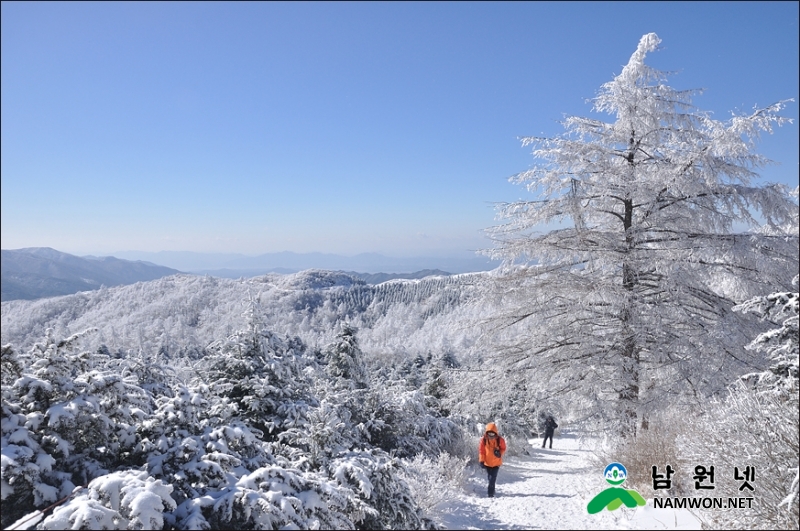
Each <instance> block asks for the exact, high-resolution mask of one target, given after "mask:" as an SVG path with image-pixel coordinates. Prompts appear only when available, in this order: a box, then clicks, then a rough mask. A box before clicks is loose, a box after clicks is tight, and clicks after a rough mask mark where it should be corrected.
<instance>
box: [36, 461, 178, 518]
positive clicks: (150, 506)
mask: <svg viewBox="0 0 800 531" xmlns="http://www.w3.org/2000/svg"><path fill="white" fill-rule="evenodd" d="M171 492H172V487H171V486H170V485H168V484H166V483H164V482H162V481H161V480H157V479H154V478H152V477H150V476H148V474H147V472H142V471H133V470H128V471H124V472H114V473H111V474H107V475H104V476H101V477H99V478H96V479H94V480H92V481H91V482H90V483H89V486H88V488H87V489H84V490H83V491H81V492H80V493H78V494H77V495H76V496H75V497H73V498H72V499H70V500H69V501H68V502H67V503H65V504H64V505H61V506H60V507H57V508H56V509H55V510H54V511H53V514H52V515H50V516H48V517H47V518H45V519H44V522H42V524H41V528H42V529H163V527H164V511H165V510H172V509H175V502H174V501H173V499H172V497H171V496H170V493H171Z"/></svg>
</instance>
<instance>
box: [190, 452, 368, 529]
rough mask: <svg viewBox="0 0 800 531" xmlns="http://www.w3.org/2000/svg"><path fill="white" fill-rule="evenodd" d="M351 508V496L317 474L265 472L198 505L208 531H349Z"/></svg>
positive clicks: (278, 469) (277, 469)
mask: <svg viewBox="0 0 800 531" xmlns="http://www.w3.org/2000/svg"><path fill="white" fill-rule="evenodd" d="M353 502H354V496H353V493H352V491H350V490H349V489H344V488H341V487H339V486H337V485H335V484H334V483H333V482H331V481H329V480H325V479H324V478H321V477H319V476H317V475H316V474H312V473H307V472H301V471H299V470H291V469H286V468H283V467H279V466H269V467H264V468H259V469H257V470H255V471H254V472H252V473H250V474H247V475H245V476H243V477H242V478H241V479H239V481H237V482H236V484H235V485H233V486H232V487H230V488H227V489H224V490H223V491H220V492H219V493H215V494H212V495H210V496H206V497H204V498H202V499H201V500H200V501H199V505H200V506H201V511H202V514H203V516H204V517H205V519H206V522H207V523H208V525H210V527H211V529H253V528H255V529H353V528H354V523H353V522H352V521H351V520H350V519H348V518H347V517H346V516H345V510H346V508H347V506H348V505H352V504H353ZM195 518H196V521H195V523H198V521H197V516H196V517H195Z"/></svg>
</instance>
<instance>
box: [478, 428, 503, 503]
mask: <svg viewBox="0 0 800 531" xmlns="http://www.w3.org/2000/svg"><path fill="white" fill-rule="evenodd" d="M505 453H506V441H505V439H503V438H502V437H500V434H499V433H498V432H497V424H495V423H494V422H490V423H489V424H487V425H486V430H485V431H484V433H483V437H481V442H480V443H479V444H478V461H479V462H480V464H481V466H482V467H483V468H484V469H485V470H486V473H487V474H488V475H489V497H490V498H494V485H495V482H496V481H497V472H498V471H499V470H500V465H502V464H503V454H505Z"/></svg>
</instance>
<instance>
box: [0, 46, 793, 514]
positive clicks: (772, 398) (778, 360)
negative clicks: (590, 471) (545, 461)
mask: <svg viewBox="0 0 800 531" xmlns="http://www.w3.org/2000/svg"><path fill="white" fill-rule="evenodd" d="M659 42H660V41H659V39H658V37H656V36H655V34H649V35H645V36H644V37H642V40H641V41H640V43H639V46H638V48H637V49H636V51H635V52H634V54H633V55H632V56H631V58H630V61H629V62H628V64H627V65H626V66H625V67H624V69H623V70H622V72H621V73H620V75H618V76H617V77H615V78H614V79H613V80H612V81H610V82H608V83H606V84H605V85H603V86H602V87H601V88H600V90H599V92H598V96H597V98H596V99H595V100H594V111H595V116H594V117H592V118H583V117H569V118H567V119H566V120H565V122H564V127H565V133H564V134H563V135H562V136H559V137H556V138H529V139H526V140H525V143H526V144H530V145H532V146H534V152H533V155H534V158H535V165H534V166H533V168H532V169H531V170H529V171H526V172H523V173H521V174H519V175H518V176H516V177H515V179H516V180H517V181H518V182H519V183H520V184H524V185H525V186H526V187H527V189H528V190H529V191H530V193H531V194H532V196H533V197H532V199H530V200H526V201H520V202H517V203H512V204H506V205H501V206H500V208H499V217H500V219H501V220H502V221H503V224H501V225H499V226H498V227H495V228H493V229H490V232H491V234H492V235H493V237H494V238H495V241H496V247H495V248H494V249H492V250H491V251H489V253H490V254H492V255H493V256H494V257H498V258H502V259H503V260H504V262H503V266H501V267H500V268H498V269H497V270H495V271H492V272H486V273H469V274H461V275H454V276H449V277H429V278H425V279H420V280H393V281H389V282H385V283H382V284H378V285H368V284H366V283H364V282H363V281H361V280H358V279H356V278H353V277H351V276H348V275H346V274H343V273H338V272H330V271H321V270H309V271H304V272H301V273H297V274H292V275H277V274H276V275H267V276H263V277H255V278H251V279H239V280H231V279H220V278H215V277H210V276H205V277H200V276H191V275H175V276H171V277H166V278H163V279H160V280H155V281H150V282H143V283H138V284H134V285H129V286H121V287H115V288H103V289H100V290H97V291H90V292H82V293H77V294H74V295H68V296H63V297H56V298H50V299H42V300H38V301H10V302H4V303H3V304H2V343H3V347H2V502H3V510H2V522H0V524H1V525H2V527H4V528H6V527H8V526H10V525H11V524H12V523H14V522H16V521H18V520H20V519H23V518H26V517H29V520H26V521H25V523H23V524H22V525H23V526H26V525H34V524H35V525H37V526H38V527H39V528H42V529H65V528H74V529H80V528H87V529H95V528H96V529H101V528H102V529H151V528H154V529H162V528H168V529H234V528H235V529H262V528H266V529H278V528H299V529H304V528H312V529H314V528H322V529H329V528H335V529H352V528H355V529H394V528H404V529H405V528H415V529H417V528H429V529H436V528H441V527H442V526H444V525H447V524H448V522H450V523H451V524H452V522H453V520H452V518H451V519H449V520H448V518H447V517H446V514H445V512H444V511H445V507H446V506H447V503H446V502H448V501H451V502H452V500H453V499H457V498H458V497H459V496H463V495H464V489H465V488H466V486H467V479H466V478H467V477H468V475H469V474H470V473H471V472H470V471H474V470H475V469H476V468H477V467H476V463H475V461H476V457H477V456H476V451H477V437H478V436H479V434H480V433H482V429H483V426H484V425H485V424H486V423H487V422H489V421H495V422H497V423H498V425H499V426H500V429H501V431H502V433H503V435H504V437H506V438H507V440H508V442H509V456H512V457H513V456H516V457H519V458H524V457H525V456H526V455H529V454H530V453H531V452H530V446H529V442H528V441H529V439H531V438H532V437H536V436H538V435H539V433H540V425H539V424H540V422H541V421H542V419H543V416H545V415H546V414H553V415H555V416H556V417H557V418H558V419H559V420H558V422H559V425H560V426H561V430H568V431H570V432H571V433H572V434H580V435H582V436H583V437H585V438H586V440H589V439H591V440H594V441H597V442H598V443H603V445H598V452H605V454H603V455H604V456H606V457H608V458H609V460H611V459H614V460H617V461H619V462H623V463H625V464H626V465H627V466H629V470H630V474H631V477H632V481H635V488H637V489H638V491H639V492H640V493H642V495H643V496H644V497H645V498H653V497H654V496H658V493H657V492H654V491H653V488H652V484H651V483H650V467H651V466H652V465H659V466H664V465H666V464H668V463H669V464H671V465H672V466H673V467H674V468H676V469H683V470H684V471H689V472H688V474H689V475H691V471H692V470H694V467H695V465H698V464H704V463H712V464H716V466H717V467H718V470H722V469H723V468H725V469H726V470H727V469H728V468H730V469H732V468H733V467H739V468H744V467H747V466H754V467H755V468H756V470H757V471H758V472H757V474H758V475H757V480H756V481H757V485H758V490H757V491H756V493H755V495H754V496H755V498H756V503H755V504H754V506H753V508H752V509H751V510H748V511H714V510H698V512H697V518H699V519H700V520H701V521H702V522H703V523H705V524H707V525H710V526H713V527H720V528H722V527H725V528H796V527H797V522H798V514H799V513H798V507H800V500H799V499H798V478H799V477H800V476H798V460H800V450H799V449H798V439H800V433H799V432H798V430H799V428H798V409H799V408H800V404H799V401H798V393H799V391H798V209H797V191H796V190H795V191H794V192H792V191H791V190H787V189H785V187H782V186H780V185H773V184H769V183H761V182H759V179H758V168H759V167H761V166H763V165H764V164H766V163H767V162H768V161H766V160H765V159H763V158H762V157H761V156H760V155H758V154H757V150H756V141H757V140H758V137H759V135H760V134H762V133H764V132H767V133H771V132H773V129H774V128H776V127H777V126H780V125H783V124H785V123H786V120H784V119H783V118H781V116H780V111H781V109H782V108H783V107H784V105H786V104H788V102H778V103H775V104H774V105H771V106H768V107H765V108H757V109H755V110H754V111H753V112H752V113H749V114H747V115H736V116H734V117H733V118H731V119H730V120H728V121H724V122H723V121H717V120H714V119H712V118H711V116H710V115H709V114H708V113H705V112H703V111H701V110H699V109H697V108H695V107H694V102H693V101H692V98H693V97H695V96H697V95H698V94H697V93H696V92H694V91H683V90H676V89H673V88H671V87H670V86H668V85H667V84H666V82H667V76H666V75H665V74H663V73H661V72H658V71H655V70H653V69H651V68H650V67H648V66H647V64H646V62H645V59H646V56H647V54H648V53H651V52H653V51H656V49H657V46H658V44H659ZM601 115H602V116H609V117H610V121H608V122H605V121H602V120H601V119H600V118H599V116H601ZM793 194H794V195H793ZM554 223H555V224H557V226H558V228H555V229H553V228H552V227H553V226H556V225H553V224H554ZM743 227H744V228H743ZM601 446H602V448H603V449H602V450H600V449H599V448H601ZM601 458H602V456H601ZM720 473H721V472H720ZM726 473H727V472H726ZM675 488H676V491H681V493H682V495H691V494H690V493H688V490H686V489H688V487H686V486H685V485H681V484H677V485H676V487H675ZM723 491H724V492H723ZM523 494H524V493H523ZM673 494H674V493H673ZM473 495H474V496H478V494H473ZM517 495H522V494H517ZM715 495H716V496H727V495H730V496H737V492H736V485H734V484H733V483H731V484H730V485H729V484H728V483H725V482H721V484H720V487H719V488H718V489H717V491H716V493H715ZM570 523H572V524H574V523H575V521H574V520H570V519H564V520H560V521H559V520H553V521H548V522H546V524H545V525H541V522H539V523H538V524H537V525H538V526H539V527H563V526H568V525H570ZM460 525H467V524H465V522H464V521H463V520H461V521H460ZM470 525H471V524H470ZM475 525H476V526H480V524H479V523H478V524H475ZM500 525H502V522H501V523H500Z"/></svg>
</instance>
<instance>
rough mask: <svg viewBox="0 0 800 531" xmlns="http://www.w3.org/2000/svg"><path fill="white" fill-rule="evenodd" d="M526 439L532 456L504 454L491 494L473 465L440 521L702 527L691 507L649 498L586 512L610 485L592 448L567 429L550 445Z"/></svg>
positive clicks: (452, 524)
mask: <svg viewBox="0 0 800 531" xmlns="http://www.w3.org/2000/svg"><path fill="white" fill-rule="evenodd" d="M530 442H531V443H532V446H531V448H530V449H529V453H530V454H531V455H530V456H523V457H510V458H508V459H504V464H503V466H502V467H501V468H500V472H499V474H498V476H497V491H496V495H495V497H494V498H488V497H487V496H486V485H487V481H486V475H485V473H483V471H482V470H479V469H476V472H475V474H474V475H473V476H472V477H470V478H469V481H468V485H467V486H466V488H465V490H464V492H463V494H462V495H461V496H459V497H458V498H456V499H453V500H451V501H449V502H445V503H444V504H443V505H441V506H440V507H439V510H440V511H441V516H442V523H444V525H446V526H447V528H448V529H701V524H700V522H699V520H697V519H696V518H695V517H694V516H692V514H691V513H690V512H689V511H687V510H685V509H680V510H674V509H654V508H653V501H652V500H647V505H646V506H645V507H638V508H637V509H628V508H626V507H622V508H620V509H617V510H616V511H613V512H609V511H608V510H607V509H604V510H603V511H602V512H600V513H598V514H594V515H591V514H589V513H588V511H587V510H586V505H587V504H588V503H589V501H590V500H591V499H592V498H593V497H594V496H595V495H596V494H597V493H599V492H600V491H602V490H603V489H605V488H607V487H608V484H606V482H605V480H604V479H603V467H602V466H597V465H596V464H594V463H593V462H592V460H591V450H590V449H588V448H585V447H583V444H582V443H581V441H580V439H578V438H577V437H574V436H570V435H564V436H561V437H558V436H557V437H556V438H555V441H554V443H553V449H552V450H551V449H549V448H548V449H543V448H541V439H538V440H537V439H532V440H531V441H530ZM476 447H477V442H476ZM476 451H477V450H476ZM623 464H624V463H623Z"/></svg>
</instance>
